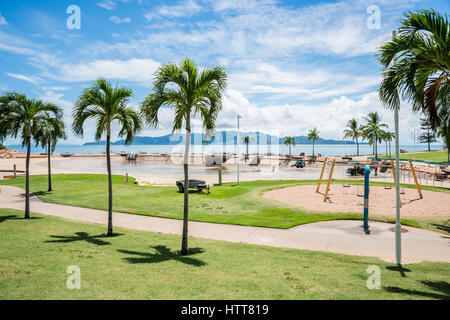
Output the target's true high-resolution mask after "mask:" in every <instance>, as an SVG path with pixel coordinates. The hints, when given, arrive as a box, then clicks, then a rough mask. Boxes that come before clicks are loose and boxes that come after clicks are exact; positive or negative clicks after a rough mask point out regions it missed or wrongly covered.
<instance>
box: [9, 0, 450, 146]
mask: <svg viewBox="0 0 450 320" xmlns="http://www.w3.org/2000/svg"><path fill="white" fill-rule="evenodd" d="M70 5H77V6H79V8H80V10H81V29H79V30H77V29H74V30H69V29H68V28H67V27H66V20H67V18H68V17H69V14H67V13H66V9H67V7H68V6H70ZM374 5H375V6H378V8H379V9H380V11H379V12H380V28H373V27H370V25H369V26H368V24H367V20H368V18H369V16H370V14H369V13H368V12H367V10H368V8H369V7H370V6H374ZM449 6H450V5H449V3H448V1H444V0H443V1H439V0H435V1H385V0H382V1H362V0H348V1H337V2H335V1H272V0H268V1H264V0H263V1H252V0H239V1H238V0H230V1H216V0H187V1H150V0H94V1H74V0H71V1H63V0H58V1H48V0H40V1H31V0H21V1H12V0H10V1H8V0H2V1H1V2H0V68H1V72H0V92H2V91H19V92H23V93H26V94H27V95H28V96H30V97H36V98H41V99H43V100H46V101H49V102H53V103H57V104H59V105H60V106H61V107H63V108H64V109H65V114H66V118H65V121H66V123H67V125H68V126H70V123H71V119H70V113H71V108H72V106H73V103H74V102H75V101H76V98H77V96H78V95H79V94H80V92H81V91H82V90H83V88H85V87H86V86H87V85H88V84H89V83H90V82H92V81H93V80H95V79H96V78H98V77H99V76H103V77H106V78H107V79H109V80H111V81H113V82H114V83H119V84H120V85H125V86H127V87H130V88H132V89H133V91H134V96H133V98H132V99H131V104H132V105H133V106H135V107H136V108H137V107H138V105H139V103H140V102H141V101H142V100H143V99H144V98H145V96H146V95H147V94H148V93H150V92H151V83H152V79H153V74H154V72H155V70H156V69H157V68H158V66H159V65H160V64H161V63H165V62H168V61H172V62H178V61H180V60H181V59H182V58H183V57H190V58H192V59H194V60H195V61H196V62H197V64H198V65H200V66H211V65H218V64H220V65H223V66H225V67H226V70H227V73H228V77H229V86H228V90H227V93H226V97H225V98H224V101H223V104H224V109H223V112H222V113H221V115H220V117H219V119H218V120H219V121H218V128H219V129H224V130H234V129H235V125H236V115H237V114H238V113H240V114H241V115H242V116H243V119H242V127H243V128H244V129H245V131H256V130H259V131H264V132H269V133H271V134H278V135H303V134H306V132H307V130H308V129H311V128H313V127H318V129H319V132H320V134H321V136H322V137H324V138H335V139H340V138H341V137H342V130H343V128H344V126H345V123H346V122H347V121H348V120H349V119H351V118H352V117H355V118H361V117H362V116H363V115H366V114H367V113H369V112H371V111H379V112H380V113H381V114H382V115H383V118H384V120H385V122H387V123H389V124H391V125H392V124H393V115H392V113H391V112H390V111H388V110H385V109H384V108H383V107H382V106H381V104H380V102H379V101H378V98H377V94H376V90H377V86H378V84H379V82H380V69H379V66H378V64H377V62H376V60H375V59H374V53H375V50H376V48H377V47H378V46H380V45H381V44H382V43H383V41H385V40H386V39H388V38H389V36H390V34H391V32H392V30H393V29H394V28H396V27H398V26H399V23H400V19H401V17H402V15H403V14H404V13H405V12H407V11H408V10H417V9H420V8H433V9H436V10H438V11H439V12H441V13H448V11H449ZM171 116H172V114H171V112H170V110H164V111H163V112H162V114H161V126H160V128H158V129H149V128H146V129H145V130H144V132H142V133H141V135H160V134H166V133H169V132H170V131H171V121H170V120H171ZM417 125H418V115H416V114H413V113H412V112H411V111H410V107H409V106H408V105H407V104H405V105H403V106H402V111H401V141H402V142H403V143H410V142H411V141H412V134H411V128H412V127H415V126H417ZM195 128H196V129H195V130H196V131H200V130H201V126H200V122H199V120H198V119H197V120H196V121H195ZM392 129H393V128H392ZM92 139H93V130H92V124H91V123H88V128H87V130H86V134H85V137H84V138H83V139H80V138H78V137H75V136H74V135H73V134H71V133H70V134H69V139H68V143H81V142H82V141H91V140H92ZM13 142H15V141H13V140H11V139H9V140H7V141H6V144H8V143H13Z"/></svg>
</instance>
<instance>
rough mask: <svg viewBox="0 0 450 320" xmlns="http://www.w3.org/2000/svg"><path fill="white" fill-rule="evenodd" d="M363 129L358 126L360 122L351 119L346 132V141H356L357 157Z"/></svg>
mask: <svg viewBox="0 0 450 320" xmlns="http://www.w3.org/2000/svg"><path fill="white" fill-rule="evenodd" d="M362 137H363V134H362V128H361V126H360V125H359V124H358V120H356V119H351V120H349V121H348V122H347V129H345V130H344V139H352V140H353V141H356V155H357V156H359V141H358V138H362Z"/></svg>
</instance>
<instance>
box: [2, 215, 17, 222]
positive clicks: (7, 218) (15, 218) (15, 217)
mask: <svg viewBox="0 0 450 320" xmlns="http://www.w3.org/2000/svg"><path fill="white" fill-rule="evenodd" d="M18 219H20V218H19V216H16V215H14V216H13V215H10V216H0V223H2V222H4V221H7V220H18Z"/></svg>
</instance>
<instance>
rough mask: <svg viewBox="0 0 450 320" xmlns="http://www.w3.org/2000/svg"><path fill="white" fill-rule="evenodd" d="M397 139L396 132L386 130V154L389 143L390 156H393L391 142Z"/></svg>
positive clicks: (384, 136) (384, 138) (384, 137)
mask: <svg viewBox="0 0 450 320" xmlns="http://www.w3.org/2000/svg"><path fill="white" fill-rule="evenodd" d="M394 139H395V133H393V132H390V131H386V132H385V133H384V135H383V140H384V141H386V155H387V154H388V152H387V145H388V144H389V158H390V157H391V142H392V141H393V140H394Z"/></svg>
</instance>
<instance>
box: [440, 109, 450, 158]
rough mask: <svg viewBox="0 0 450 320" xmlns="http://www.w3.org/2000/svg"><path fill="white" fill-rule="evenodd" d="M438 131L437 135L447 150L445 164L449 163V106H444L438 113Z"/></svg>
mask: <svg viewBox="0 0 450 320" xmlns="http://www.w3.org/2000/svg"><path fill="white" fill-rule="evenodd" d="M439 119H440V124H441V125H440V129H439V131H438V135H439V136H440V137H442V139H443V140H444V146H445V148H446V149H447V162H450V104H446V105H445V106H444V107H442V108H441V109H440V113H439Z"/></svg>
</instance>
